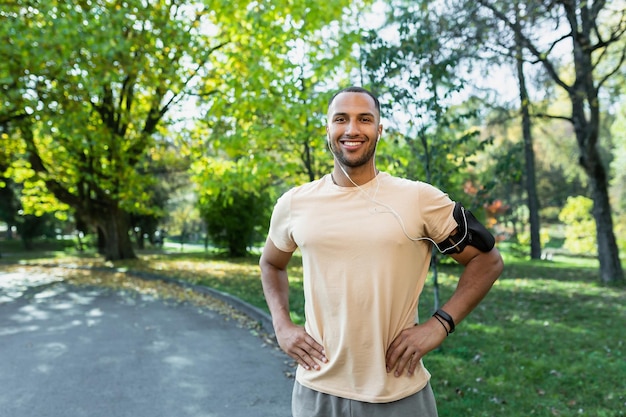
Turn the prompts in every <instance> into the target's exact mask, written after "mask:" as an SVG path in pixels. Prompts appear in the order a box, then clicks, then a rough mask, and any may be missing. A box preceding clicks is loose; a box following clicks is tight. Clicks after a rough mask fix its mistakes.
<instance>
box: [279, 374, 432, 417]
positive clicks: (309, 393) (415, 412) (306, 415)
mask: <svg viewBox="0 0 626 417" xmlns="http://www.w3.org/2000/svg"><path fill="white" fill-rule="evenodd" d="M291 413H292V415H293V417H382V416H384V417H437V405H436V403H435V395H434V394H433V390H432V388H431V387H430V383H429V384H428V385H426V387H424V389H422V390H421V391H419V392H417V393H415V394H413V395H411V396H409V397H406V398H403V399H401V400H398V401H393V402H390V403H366V402H362V401H355V400H348V399H346V398H341V397H335V396H333V395H328V394H324V393H321V392H317V391H315V390H312V389H310V388H306V387H303V386H302V385H300V383H298V382H297V381H296V382H295V384H294V386H293V394H292V396H291Z"/></svg>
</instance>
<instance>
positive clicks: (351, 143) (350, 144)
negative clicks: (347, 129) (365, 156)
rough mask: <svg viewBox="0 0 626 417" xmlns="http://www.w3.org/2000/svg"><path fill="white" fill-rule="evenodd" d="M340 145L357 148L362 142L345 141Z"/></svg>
mask: <svg viewBox="0 0 626 417" xmlns="http://www.w3.org/2000/svg"><path fill="white" fill-rule="evenodd" d="M341 143H342V144H343V145H345V146H359V145H361V144H362V143H363V142H361V141H348V140H346V141H343V142H341Z"/></svg>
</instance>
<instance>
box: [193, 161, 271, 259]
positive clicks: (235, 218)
mask: <svg viewBox="0 0 626 417" xmlns="http://www.w3.org/2000/svg"><path fill="white" fill-rule="evenodd" d="M247 162H248V161H247V160H244V159H240V160H239V161H237V162H234V161H225V160H215V159H212V160H205V161H203V162H202V163H196V164H195V165H194V166H195V167H196V169H197V170H198V175H197V177H196V180H195V181H196V183H198V184H199V192H198V194H199V202H198V205H199V209H200V214H201V216H202V218H203V219H204V221H205V223H206V225H207V231H208V233H209V235H210V237H211V240H212V241H213V243H214V244H216V245H218V246H219V247H222V248H225V249H227V250H228V252H229V254H230V256H244V255H246V254H247V253H248V248H249V247H250V246H252V245H253V243H255V240H256V241H258V240H261V239H262V238H261V236H262V230H264V229H266V228H267V225H268V223H269V213H270V210H271V200H270V194H269V190H268V188H267V184H266V183H264V182H263V181H262V179H260V178H259V177H257V176H256V175H255V171H254V169H253V168H250V167H249V166H248V165H247V164H246V163H247Z"/></svg>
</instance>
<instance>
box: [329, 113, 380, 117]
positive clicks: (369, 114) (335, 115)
mask: <svg viewBox="0 0 626 417" xmlns="http://www.w3.org/2000/svg"><path fill="white" fill-rule="evenodd" d="M348 115H349V114H348V113H347V112H337V113H333V114H332V117H337V116H348ZM357 116H358V117H363V116H370V117H374V118H375V117H376V116H375V115H374V113H370V112H365V113H359V114H357Z"/></svg>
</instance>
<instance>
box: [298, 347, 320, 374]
mask: <svg viewBox="0 0 626 417" xmlns="http://www.w3.org/2000/svg"><path fill="white" fill-rule="evenodd" d="M294 359H296V362H298V364H300V365H301V366H302V367H303V368H304V369H306V370H307V371H309V370H311V369H315V370H320V365H319V363H317V361H316V360H315V358H314V357H312V356H311V355H309V354H308V353H307V352H306V351H305V350H304V349H300V350H299V353H297V354H296V355H295V356H294Z"/></svg>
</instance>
